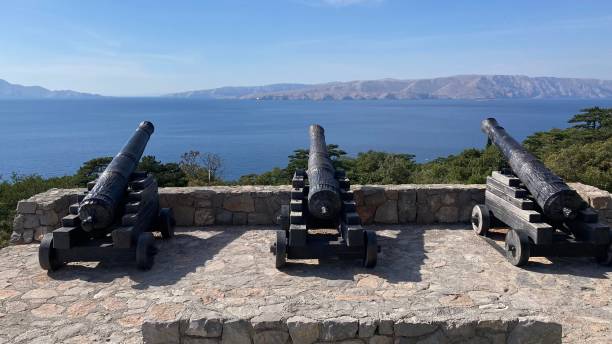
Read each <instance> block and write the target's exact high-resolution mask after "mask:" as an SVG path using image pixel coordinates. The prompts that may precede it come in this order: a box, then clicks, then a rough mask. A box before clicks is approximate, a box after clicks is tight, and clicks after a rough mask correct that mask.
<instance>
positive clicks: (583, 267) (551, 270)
mask: <svg viewBox="0 0 612 344" xmlns="http://www.w3.org/2000/svg"><path fill="white" fill-rule="evenodd" d="M505 234H506V232H505V230H503V231H501V230H500V231H498V232H490V233H489V234H488V237H489V238H490V239H493V240H495V241H496V243H497V244H491V246H493V245H495V246H493V247H492V248H491V249H494V250H497V251H498V252H499V254H501V255H502V256H504V257H505V255H506V252H505V251H504V239H505ZM534 258H535V257H534ZM534 258H531V259H530V260H529V262H528V263H527V264H526V265H524V266H522V267H520V268H518V267H517V269H523V270H526V271H530V272H535V273H541V274H552V275H572V276H580V277H589V278H598V279H608V277H607V276H606V273H608V272H610V271H612V266H604V265H601V264H598V263H597V262H596V261H595V258H592V257H545V259H547V260H548V261H547V262H543V261H541V260H540V259H538V258H536V259H538V260H535V259H534ZM507 264H510V263H509V262H507Z"/></svg>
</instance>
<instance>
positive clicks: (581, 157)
mask: <svg viewBox="0 0 612 344" xmlns="http://www.w3.org/2000/svg"><path fill="white" fill-rule="evenodd" d="M568 122H569V123H573V124H575V125H574V126H573V127H571V128H568V129H553V130H550V131H547V132H539V133H535V134H533V135H531V136H529V137H528V138H527V139H525V141H524V142H523V144H524V146H525V147H526V148H527V149H528V150H529V151H531V152H532V153H533V154H535V155H536V156H537V157H539V158H540V159H541V160H542V161H543V162H544V163H545V164H546V165H547V166H548V167H549V168H550V169H551V170H552V171H553V172H555V173H556V174H558V175H559V176H560V177H562V178H564V179H565V180H567V181H575V182H582V183H585V184H589V185H593V186H596V187H598V188H601V189H604V190H607V191H612V183H611V179H612V168H611V164H612V149H611V145H612V109H602V108H599V107H592V108H587V109H583V110H581V113H579V114H577V115H575V116H573V117H572V118H571V119H570V120H569V121H568Z"/></svg>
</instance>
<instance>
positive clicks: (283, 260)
mask: <svg viewBox="0 0 612 344" xmlns="http://www.w3.org/2000/svg"><path fill="white" fill-rule="evenodd" d="M275 249H276V252H275V255H276V268H277V269H280V268H282V267H283V266H285V265H286V264H287V232H285V231H284V230H277V231H276V246H275Z"/></svg>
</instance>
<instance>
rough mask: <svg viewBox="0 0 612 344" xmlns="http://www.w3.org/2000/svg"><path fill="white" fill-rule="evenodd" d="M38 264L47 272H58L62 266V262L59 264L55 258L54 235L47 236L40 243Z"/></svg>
mask: <svg viewBox="0 0 612 344" xmlns="http://www.w3.org/2000/svg"><path fill="white" fill-rule="evenodd" d="M38 263H39V264H40V267H41V268H43V269H45V270H47V271H53V270H57V269H59V267H60V266H61V264H60V262H58V261H57V258H56V257H55V249H54V248H53V234H52V233H47V234H45V236H43V238H42V240H41V241H40V245H39V246H38Z"/></svg>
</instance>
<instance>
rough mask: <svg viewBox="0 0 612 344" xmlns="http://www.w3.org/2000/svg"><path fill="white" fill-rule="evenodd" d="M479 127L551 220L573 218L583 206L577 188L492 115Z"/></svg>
mask: <svg viewBox="0 0 612 344" xmlns="http://www.w3.org/2000/svg"><path fill="white" fill-rule="evenodd" d="M480 127H481V129H482V131H483V132H484V133H485V134H487V136H488V137H489V140H491V142H493V143H494V144H495V145H496V146H497V147H498V148H499V150H500V151H501V152H502V154H503V155H504V156H505V157H506V160H507V162H508V165H510V167H511V168H512V171H513V172H514V174H516V176H517V177H518V178H519V179H520V180H521V182H523V184H524V185H525V187H526V188H527V189H528V190H529V191H530V192H531V194H532V195H533V196H534V198H535V201H536V202H537V203H538V205H539V206H540V207H541V208H542V210H543V212H544V214H545V215H546V216H548V217H549V218H550V219H551V220H555V221H563V220H565V219H573V218H575V217H576V215H577V211H578V210H580V209H582V208H584V206H585V203H584V201H583V200H582V199H581V198H580V196H578V194H577V193H576V191H574V190H572V189H570V187H569V186H568V185H567V184H566V183H565V182H564V181H563V179H561V178H560V177H559V176H557V175H556V174H554V173H553V172H552V171H551V170H549V169H548V168H546V166H544V164H543V163H542V162H541V161H540V160H538V158H536V157H535V156H534V155H533V154H531V153H529V152H528V151H527V150H526V149H525V148H524V147H523V146H521V144H520V143H518V142H517V141H516V140H515V139H514V138H512V136H510V135H509V134H508V133H507V132H506V130H505V129H504V128H503V127H501V126H500V125H499V124H498V123H497V120H495V118H487V119H485V120H484V121H482V124H481V126H480Z"/></svg>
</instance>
